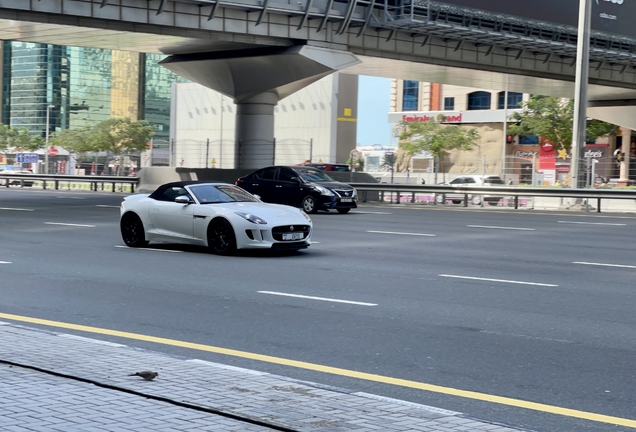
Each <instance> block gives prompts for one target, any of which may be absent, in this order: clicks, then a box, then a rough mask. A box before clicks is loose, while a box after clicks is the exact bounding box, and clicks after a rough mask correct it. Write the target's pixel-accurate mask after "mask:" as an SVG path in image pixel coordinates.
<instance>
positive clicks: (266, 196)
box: [241, 167, 278, 202]
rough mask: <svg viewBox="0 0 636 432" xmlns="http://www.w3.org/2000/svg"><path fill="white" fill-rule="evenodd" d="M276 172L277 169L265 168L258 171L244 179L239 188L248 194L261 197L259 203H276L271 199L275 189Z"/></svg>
mask: <svg viewBox="0 0 636 432" xmlns="http://www.w3.org/2000/svg"><path fill="white" fill-rule="evenodd" d="M277 171H278V168H277V167H267V168H263V169H261V170H258V171H256V172H255V173H254V174H253V175H251V176H250V177H249V178H248V179H246V180H245V181H244V182H243V183H242V184H241V187H243V188H244V189H245V190H246V191H248V192H249V193H251V194H255V195H258V196H259V197H261V201H265V202H276V201H272V200H273V199H274V198H273V197H274V189H275V187H276V172H277Z"/></svg>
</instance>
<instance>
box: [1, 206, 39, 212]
mask: <svg viewBox="0 0 636 432" xmlns="http://www.w3.org/2000/svg"><path fill="white" fill-rule="evenodd" d="M0 210H10V211H35V210H33V209H23V208H12V207H0Z"/></svg>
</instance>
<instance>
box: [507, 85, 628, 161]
mask: <svg viewBox="0 0 636 432" xmlns="http://www.w3.org/2000/svg"><path fill="white" fill-rule="evenodd" d="M510 120H511V121H513V122H515V123H516V124H513V125H510V126H509V127H508V132H509V133H510V134H512V135H521V136H524V135H536V136H538V137H540V138H541V139H542V140H545V141H547V142H549V143H551V144H553V145H554V146H555V147H556V148H558V149H565V150H566V151H568V152H569V151H570V147H572V129H573V124H574V101H572V100H570V99H568V100H565V99H560V98H557V97H552V96H532V97H531V98H530V99H529V100H528V101H527V102H524V104H523V109H522V110H521V111H520V112H515V113H513V114H512V115H511V116H510ZM617 133H618V126H616V125H613V124H611V123H607V122H603V121H600V120H594V119H588V121H587V129H586V137H585V138H586V142H594V141H596V139H597V138H598V137H601V136H605V135H612V136H615V135H616V134H617Z"/></svg>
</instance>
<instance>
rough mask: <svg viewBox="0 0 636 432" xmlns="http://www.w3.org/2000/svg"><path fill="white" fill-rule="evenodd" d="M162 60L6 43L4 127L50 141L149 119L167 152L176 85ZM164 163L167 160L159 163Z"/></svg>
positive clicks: (156, 140)
mask: <svg viewBox="0 0 636 432" xmlns="http://www.w3.org/2000/svg"><path fill="white" fill-rule="evenodd" d="M162 58H163V56H161V55H156V54H141V53H136V52H127V51H110V50H104V49H98V48H82V47H68V46H56V45H48V44H36V43H24V42H14V41H7V42H3V43H2V65H3V72H2V99H1V100H2V123H4V124H7V125H10V126H11V127H16V128H20V129H22V128H26V129H27V130H29V131H30V132H31V133H40V134H42V136H43V137H45V136H46V127H47V107H49V106H50V108H48V111H49V112H48V114H49V120H48V126H49V134H52V133H54V132H56V131H59V130H63V129H74V128H79V127H83V126H86V125H89V126H92V125H95V124H97V123H99V122H101V121H103V120H106V119H109V118H111V117H119V118H125V117H129V118H131V119H132V120H142V119H145V120H147V121H148V122H149V123H150V124H152V125H154V126H155V127H156V133H155V137H154V139H153V144H154V147H155V148H158V149H161V148H165V151H166V152H167V149H168V146H169V145H168V141H169V134H170V131H169V128H170V95H171V87H172V83H173V82H179V81H184V79H182V78H181V77H179V76H178V75H176V74H174V73H172V72H170V71H169V70H167V69H165V68H163V67H162V66H160V65H159V64H158V62H159V60H161V59H162ZM157 162H158V163H160V164H161V163H162V162H164V161H163V160H159V161H157Z"/></svg>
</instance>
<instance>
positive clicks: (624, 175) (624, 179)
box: [618, 127, 632, 186]
mask: <svg viewBox="0 0 636 432" xmlns="http://www.w3.org/2000/svg"><path fill="white" fill-rule="evenodd" d="M621 137H622V139H621V142H622V150H621V151H622V152H623V153H624V154H625V159H623V161H622V162H621V167H620V178H619V179H618V183H619V184H620V185H623V186H626V185H627V184H629V151H630V144H631V141H632V139H631V138H632V131H631V129H628V128H625V127H622V128H621Z"/></svg>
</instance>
